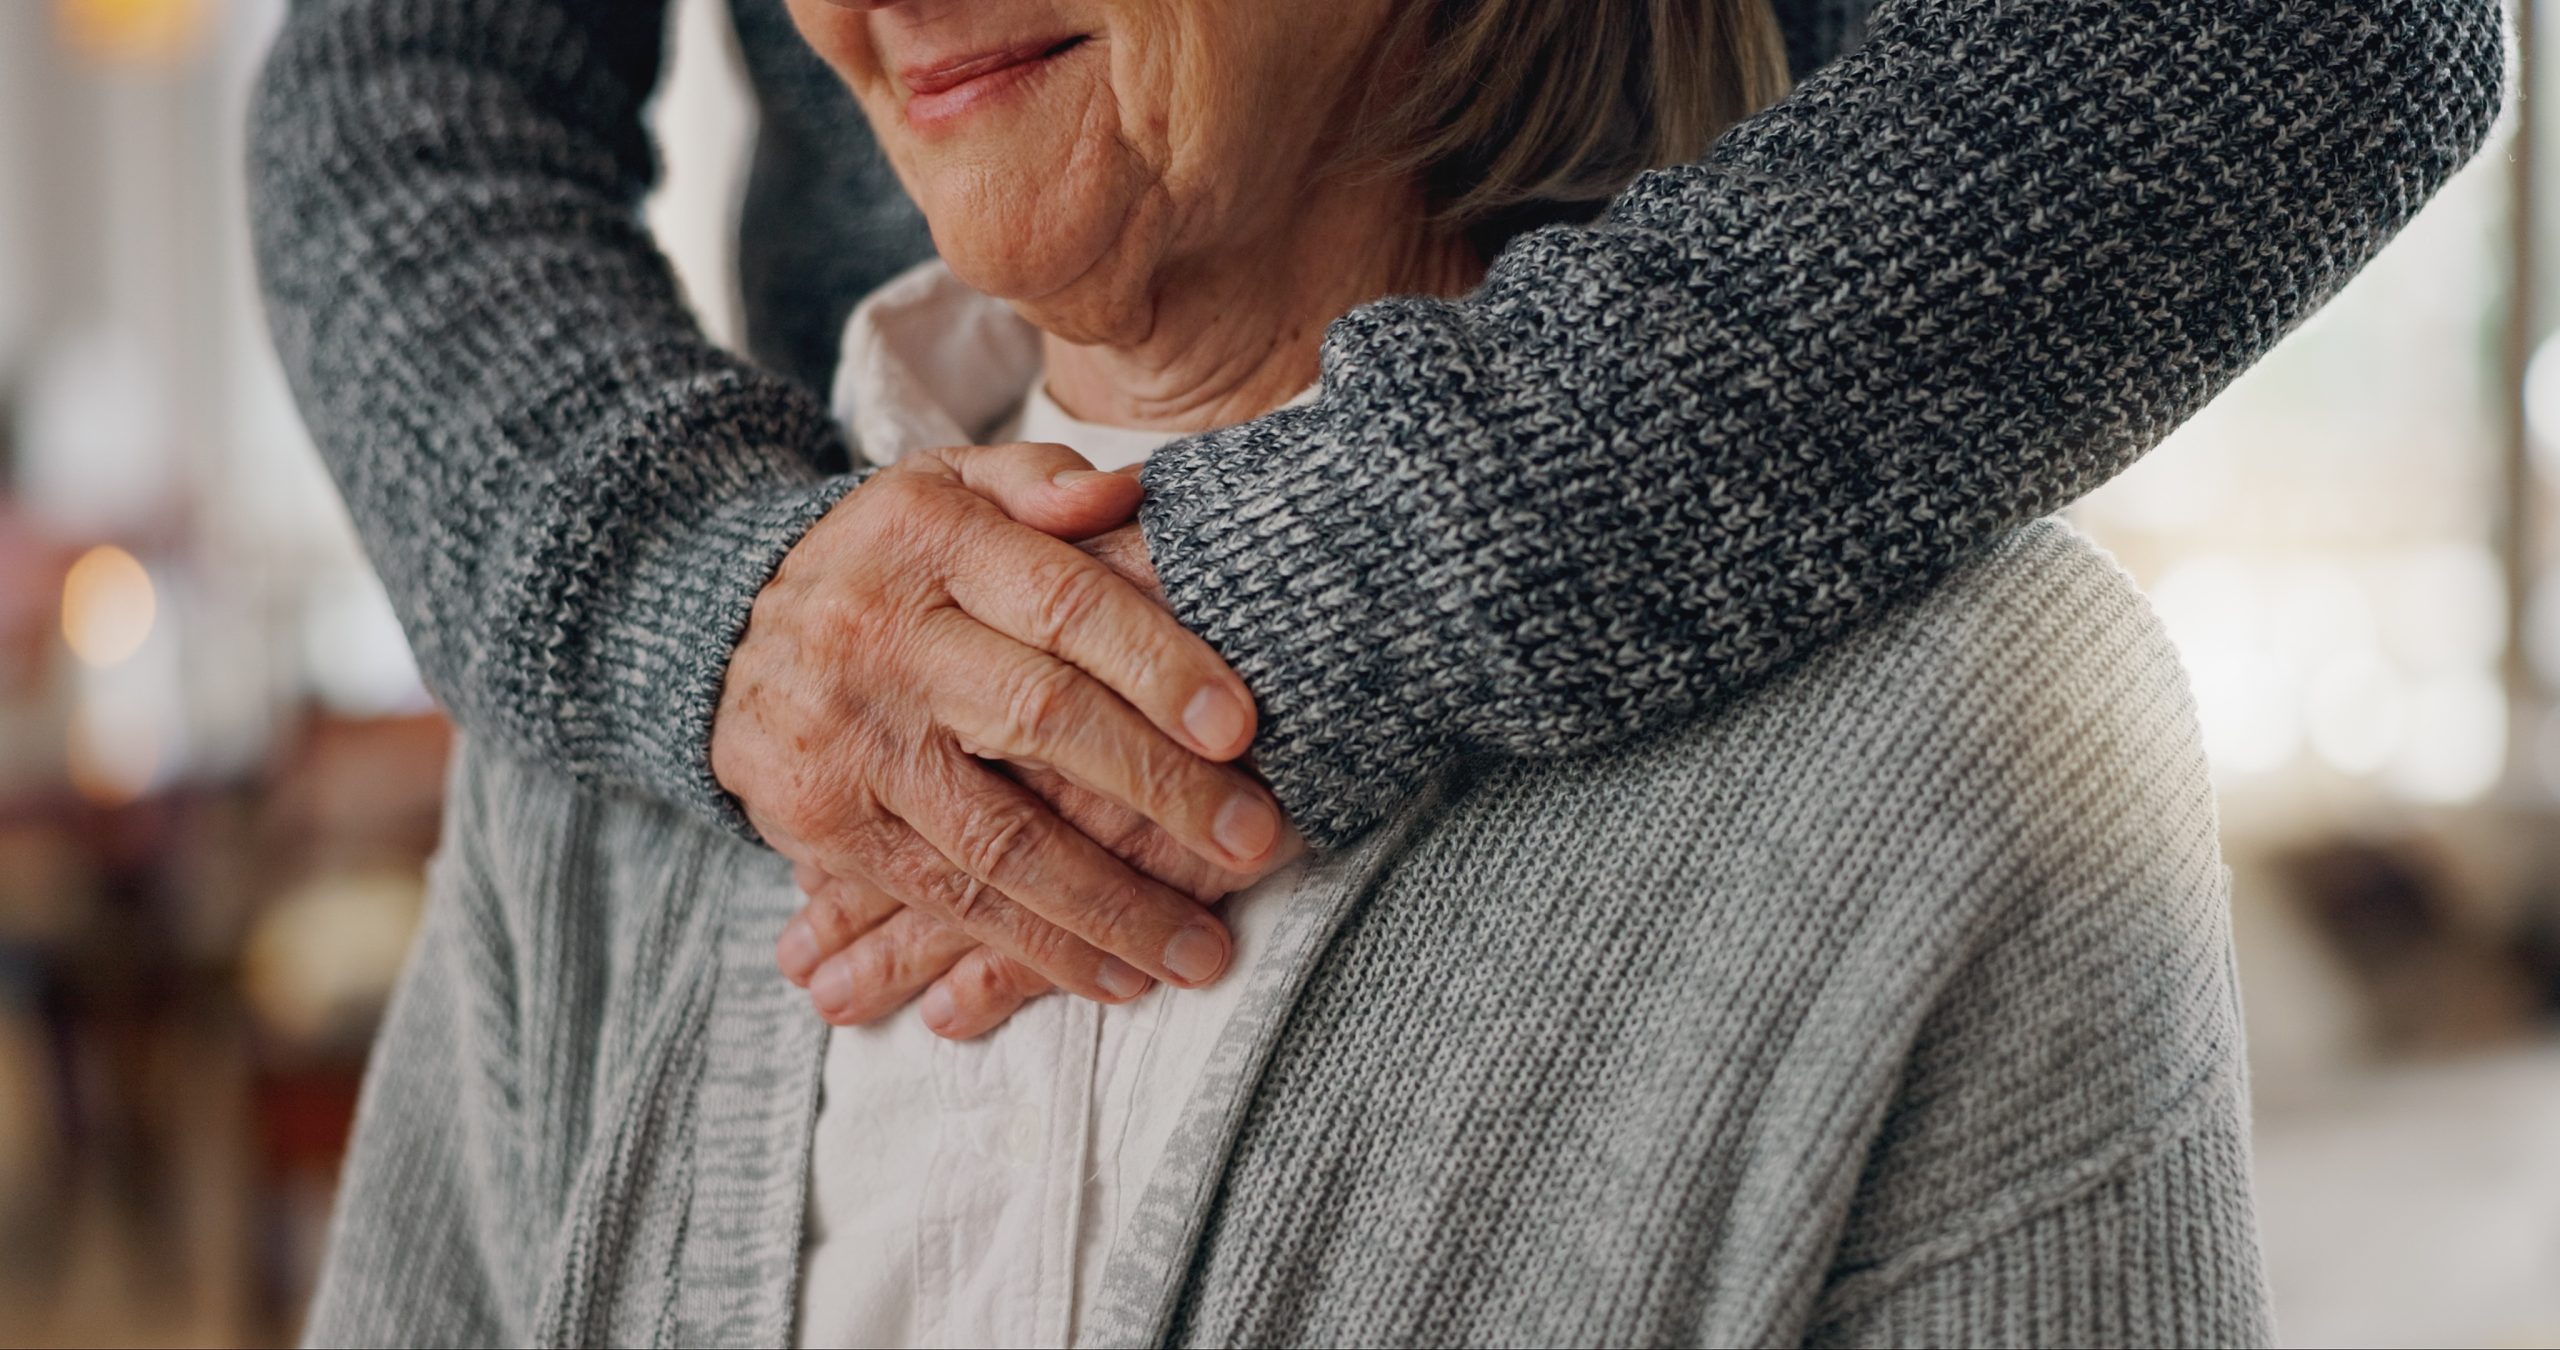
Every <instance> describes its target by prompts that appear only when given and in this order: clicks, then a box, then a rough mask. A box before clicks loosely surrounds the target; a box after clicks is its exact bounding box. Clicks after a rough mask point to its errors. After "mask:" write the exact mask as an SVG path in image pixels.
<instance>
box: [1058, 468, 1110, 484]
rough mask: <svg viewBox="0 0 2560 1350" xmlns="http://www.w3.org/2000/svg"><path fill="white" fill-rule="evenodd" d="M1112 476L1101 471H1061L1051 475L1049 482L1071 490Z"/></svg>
mask: <svg viewBox="0 0 2560 1350" xmlns="http://www.w3.org/2000/svg"><path fill="white" fill-rule="evenodd" d="M1110 476H1111V475H1109V474H1107V473H1104V472H1103V471H1102V470H1100V469H1060V470H1058V471H1057V472H1056V473H1053V474H1051V475H1049V481H1050V482H1052V483H1055V484H1057V485H1058V486H1059V487H1062V488H1071V487H1081V486H1083V485H1084V484H1085V483H1088V482H1090V481H1092V480H1093V479H1096V478H1108V477H1110Z"/></svg>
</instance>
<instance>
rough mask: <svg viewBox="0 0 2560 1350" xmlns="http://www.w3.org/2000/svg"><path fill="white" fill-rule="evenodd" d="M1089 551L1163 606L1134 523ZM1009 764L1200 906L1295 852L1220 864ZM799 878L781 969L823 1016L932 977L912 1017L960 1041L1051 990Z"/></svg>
mask: <svg viewBox="0 0 2560 1350" xmlns="http://www.w3.org/2000/svg"><path fill="white" fill-rule="evenodd" d="M1084 548H1085V550H1086V551H1087V552H1089V553H1091V554H1093V555H1094V556H1095V557H1096V558H1097V559H1099V560H1100V561H1101V562H1102V563H1103V564H1104V565H1105V566H1107V567H1109V568H1110V569H1111V570H1112V571H1113V572H1115V573H1117V574H1118V575H1119V576H1120V577H1122V578H1123V579H1124V580H1127V581H1128V582H1129V583H1130V584H1131V585H1133V586H1136V587H1137V588H1139V590H1141V591H1142V592H1144V593H1145V594H1146V595H1148V596H1149V597H1150V598H1152V599H1154V600H1155V601H1156V602H1157V603H1158V604H1159V605H1161V604H1162V603H1163V598H1164V597H1163V592H1162V591H1161V590H1160V589H1159V588H1158V587H1157V585H1156V576H1155V568H1154V566H1153V564H1152V563H1150V562H1149V561H1148V558H1147V546H1146V539H1145V536H1143V535H1142V534H1140V533H1139V531H1138V529H1137V527H1136V526H1135V525H1124V526H1122V527H1120V528H1118V529H1115V530H1112V531H1110V532H1109V533H1107V534H1103V535H1100V536H1097V537H1095V538H1093V539H1089V540H1087V541H1085V544H1084ZM1007 768H1008V771H1009V772H1011V773H1012V774H1013V776H1014V777H1015V778H1016V779H1017V780H1018V781H1020V782H1021V783H1022V784H1023V785H1024V786H1025V787H1028V788H1030V789H1031V790H1032V791H1033V792H1035V793H1038V794H1039V796H1040V797H1041V799H1042V800H1043V801H1046V802H1048V803H1049V804H1050V806H1051V807H1053V808H1054V809H1056V811H1057V812H1058V815H1059V816H1060V818H1062V819H1064V820H1065V821H1066V822H1067V823H1068V824H1070V825H1073V826H1075V827H1076V828H1077V829H1080V830H1082V831H1084V832H1085V834H1086V835H1087V836H1088V837H1090V838H1092V839H1093V840H1095V841H1096V842H1097V843H1100V844H1101V845H1102V846H1103V847H1105V848H1107V849H1109V850H1110V851H1111V852H1112V853H1113V854H1115V855H1117V856H1118V857H1119V858H1120V859H1121V860H1122V861H1124V862H1126V863H1128V864H1129V865H1130V866H1131V867H1134V868H1136V869H1137V870H1139V871H1140V872H1144V873H1146V874H1147V875H1149V876H1152V877H1154V878H1156V879H1157V880H1158V881H1161V882H1163V883H1164V884H1166V885H1168V886H1171V887H1173V888H1174V889H1176V890H1178V891H1182V892H1183V893H1185V894H1187V895H1190V896H1191V897H1192V898H1194V899H1196V900H1199V901H1201V902H1203V903H1212V902H1215V901H1217V900H1219V899H1222V898H1224V897H1226V896H1228V895H1231V894H1233V893H1235V892H1237V891H1240V890H1243V889H1244V888H1245V887H1247V886H1250V885H1252V884H1253V883H1254V882H1256V881H1259V880H1261V879H1262V878H1263V877H1265V876H1267V875H1269V874H1270V873H1272V872H1273V871H1276V870H1278V869H1279V868H1280V867H1281V866H1283V865H1285V864H1286V863H1287V862H1288V861H1289V860H1291V859H1292V858H1294V857H1296V856H1297V854H1298V853H1299V852H1300V851H1302V846H1301V844H1300V843H1299V841H1298V839H1297V837H1296V836H1295V834H1294V833H1292V834H1291V835H1290V837H1289V838H1288V839H1287V840H1285V841H1284V843H1283V845H1282V846H1281V847H1279V848H1277V849H1274V850H1273V851H1272V855H1271V857H1270V858H1269V859H1268V860H1266V861H1265V862H1264V863H1263V864H1262V866H1260V867H1258V868H1253V869H1248V870H1241V871H1240V870H1236V869H1232V868H1228V867H1223V866H1219V865H1217V864H1214V863H1211V862H1208V861H1205V860H1203V859H1202V858H1200V857H1199V856H1198V855H1196V854H1194V853H1192V852H1191V851H1190V850H1188V849H1185V848H1184V847H1182V845H1181V844H1180V843H1178V842H1176V841H1175V840H1174V838H1173V837H1172V836H1171V835H1169V834H1167V833H1166V832H1165V831H1164V830H1163V829H1162V828H1161V827H1159V826H1157V825H1156V824H1155V823H1154V822H1152V821H1149V820H1148V819H1146V818H1145V817H1143V816H1140V815H1138V814H1137V813H1136V812H1133V811H1130V810H1129V809H1127V808H1126V807H1123V806H1121V805H1119V804H1117V803H1115V802H1113V801H1111V800H1109V799H1108V798H1105V797H1102V796H1099V795H1097V794H1095V793H1092V792H1088V791H1086V790H1085V789H1083V788H1080V787H1078V786H1076V785H1075V784H1074V783H1073V782H1071V781H1069V780H1068V779H1067V778H1065V777H1064V776H1063V775H1061V774H1059V773H1057V772H1056V771H1055V770H1052V769H1047V768H1042V767H1037V766H1023V765H1010V766H1007ZM795 876H796V877H797V878H798V879H799V881H800V882H801V889H802V890H804V891H807V892H808V893H809V895H810V900H809V903H807V904H806V905H803V906H802V907H801V909H800V913H799V914H798V915H797V916H796V917H794V918H793V920H792V921H791V923H790V924H789V925H788V926H787V927H785V928H784V930H783V935H782V940H781V941H780V942H779V943H778V944H777V945H776V947H775V956H776V959H777V961H778V963H779V964H780V965H781V967H782V971H783V974H784V975H786V976H788V977H789V978H790V979H791V981H792V982H793V983H794V984H797V985H799V986H801V987H802V988H804V989H806V990H808V991H809V999H810V1003H811V1004H812V1005H813V1006H814V1007H815V1008H816V1009H817V1011H818V1014H819V1016H821V1017H823V1018H825V1019H826V1020H827V1021H829V1022H832V1023H835V1024H836V1025H839V1026H856V1025H861V1024H864V1023H868V1022H874V1021H878V1020H880V1019H881V1018H883V1017H886V1016H888V1015H889V1014H890V1013H892V1012H895V1011H896V1010H898V1009H899V1008H900V1007H903V1006H905V1004H906V1003H907V1002H908V1001H909V1000H911V999H913V998H915V997H916V994H917V991H918V990H920V989H923V988H924V986H925V983H926V982H927V981H931V982H932V988H931V989H929V990H925V993H924V998H923V1001H922V1003H921V1004H920V1005H919V1006H918V1009H917V1011H918V1014H919V1015H920V1016H922V1017H923V1019H924V1021H925V1024H926V1025H927V1026H928V1027H930V1028H931V1029H932V1030H933V1031H934V1032H935V1033H936V1034H938V1035H942V1036H948V1037H952V1038H954V1039H966V1038H968V1037H972V1036H978V1035H983V1034H985V1033H986V1032H988V1031H991V1030H994V1029H995V1028H996V1027H998V1026H1001V1025H1003V1024H1004V1022H1005V1021H1006V1020H1007V1019H1008V1018H1010V1017H1012V1016H1013V1014H1014V1013H1015V1012H1016V1011H1018V1010H1020V1008H1021V1007H1022V1005H1023V1004H1024V1003H1026V1002H1028V1001H1030V1000H1031V999H1033V998H1037V997H1039V996H1040V995H1042V994H1045V993H1048V992H1050V990H1051V989H1052V988H1053V986H1052V985H1051V984H1050V982H1049V981H1047V980H1045V979H1043V978H1041V977H1040V975H1039V974H1038V973H1037V972H1034V971H1031V970H1028V969H1026V968H1024V967H1023V966H1022V965H1021V964H1020V963H1018V962H1015V961H1013V960H1010V959H1008V958H1007V957H1004V956H1002V955H1000V954H998V953H997V952H995V951H994V950H992V949H990V948H987V947H983V946H981V945H979V944H978V943H977V941H976V940H975V939H973V938H970V937H969V936H968V935H966V934H964V933H960V932H956V931H954V930H953V929H952V928H951V927H950V926H949V925H948V924H945V923H942V922H941V921H940V920H938V919H935V918H933V917H932V916H930V915H927V914H923V913H919V912H917V911H914V910H909V909H906V908H905V907H904V906H902V905H900V904H899V903H898V902H897V901H896V900H894V899H892V898H890V897H889V896H888V895H887V894H886V893H884V892H882V891H880V890H878V889H877V888H873V887H867V886H862V885H860V884H847V885H840V886H835V887H827V886H826V884H825V879H824V878H823V877H819V876H816V875H813V874H812V873H810V872H809V871H808V870H807V869H795ZM812 883H815V888H813V885H812Z"/></svg>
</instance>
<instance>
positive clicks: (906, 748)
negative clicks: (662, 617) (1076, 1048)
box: [711, 445, 1300, 1037]
mask: <svg viewBox="0 0 2560 1350" xmlns="http://www.w3.org/2000/svg"><path fill="white" fill-rule="evenodd" d="M1139 495H1140V492H1139V488H1138V484H1137V481H1136V479H1135V478H1134V477H1133V476H1130V475H1127V474H1105V473H1099V472H1096V471H1094V470H1093V468H1092V467H1091V466H1090V465H1089V464H1088V463H1086V461H1085V460H1084V459H1083V458H1082V457H1081V456H1079V455H1077V454H1076V453H1075V452H1073V451H1071V450H1068V449H1066V448H1065V447H1063V446H1056V445H1010V446H984V447H961V448H956V449H951V450H943V451H936V452H933V453H930V454H922V455H912V456H909V457H907V458H905V459H902V460H900V461H899V462H898V463H897V464H895V465H893V466H891V467H889V468H886V469H883V470H881V471H880V472H878V473H877V474H874V475H873V476H872V477H871V479H870V480H869V481H867V482H865V483H864V484H863V485H862V486H861V487H859V488H856V489H855V490H854V491H853V492H852V493H850V494H848V495H847V496H846V497H845V499H844V500H843V501H842V502H840V503H838V504H837V506H836V507H835V509H834V510H832V511H830V512H829V513H828V514H827V515H826V516H825V517H824V518H823V519H821V520H820V521H819V522H818V523H817V525H815V526H814V527H812V528H811V529H810V530H809V532H808V534H807V535H805V536H804V537H803V538H802V539H801V541H800V542H799V543H798V544H797V545H795V546H794V547H793V548H792V550H791V551H790V553H789V554H788V555H787V556H786V557H785V558H784V559H783V562H782V566H781V567H780V569H779V570H778V571H777V572H776V573H775V575H774V578H773V580H772V581H771V582H769V583H768V584H767V585H766V586H765V588H764V590H763V592H762V593H761V594H760V595H759V596H758V597H757V599H756V602H755V608H754V611H753V613H752V616H751V618H750V620H749V623H748V627H747V632H746V636H745V637H744V639H742V640H741V641H740V643H739V645H738V648H737V651H736V653H735V654H734V655H733V656H732V657H731V659H730V664H729V670H728V678H727V681H726V683H725V685H724V687H723V689H722V693H721V699H720V708H719V712H718V715H717V717H716V720H715V721H714V723H713V727H712V739H711V765H712V772H713V774H714V775H715V776H716V777H718V779H719V780H720V783H721V786H723V787H724V788H726V789H727V790H728V791H729V792H730V794H731V795H733V796H735V797H736V798H737V799H738V801H739V803H740V804H741V805H742V806H743V807H744V808H745V810H746V814H747V818H748V820H749V822H750V823H752V824H753V825H754V826H755V828H756V829H757V831H758V832H760V833H761V834H762V835H763V836H764V838H765V840H766V842H767V843H769V844H771V845H772V846H773V847H774V848H775V849H777V850H778V851H780V852H781V853H782V854H783V855H784V856H785V857H787V858H789V859H790V860H791V863H792V867H793V876H794V878H795V880H796V881H797V882H798V883H799V885H800V888H801V890H802V891H804V892H805V893H806V895H807V897H808V900H807V903H806V904H805V905H804V906H803V907H802V909H801V911H800V913H799V915H798V916H797V917H795V918H794V919H793V920H792V921H791V923H790V924H789V925H788V926H787V927H786V928H785V929H784V931H783V935H782V937H781V939H780V941H779V942H778V944H777V946H776V952H775V954H776V959H777V961H778V963H779V964H780V965H781V967H782V970H783V973H784V974H785V975H786V976H787V977H789V978H790V979H791V980H792V981H793V982H794V983H796V984H799V985H801V986H803V987H804V988H806V989H807V990H808V991H809V993H810V997H811V1000H812V1002H813V1003H814V1004H815V1005H816V1007H817V1009H818V1011H819V1013H820V1015H821V1016H823V1017H825V1018H826V1019H827V1020H828V1021H830V1022H834V1023H837V1024H839V1025H852V1024H858V1023H864V1022H870V1021H876V1020H878V1019H880V1018H882V1017H885V1016H887V1015H888V1014H890V1013H892V1012H894V1011H896V1010H897V1009H899V1008H900V1007H903V1006H905V1005H906V1004H907V1003H908V1002H909V1001H911V1000H915V999H916V998H917V996H918V994H919V993H921V994H922V996H923V997H922V1000H921V1002H920V1004H919V1007H918V1012H919V1013H920V1014H921V1015H922V1016H923V1018H924V1020H925V1022H926V1023H927V1025H929V1026H930V1027H931V1028H932V1029H933V1030H934V1031H935V1032H936V1033H937V1034H940V1035H944V1036H951V1037H968V1036H975V1035H978V1034H980V1033H982V1032H984V1031H986V1030H988V1029H990V1028H992V1027H994V1026H997V1025H999V1024H1001V1023H1002V1022H1003V1021H1004V1020H1005V1019H1006V1018H1008V1017H1010V1016H1011V1015H1012V1014H1013V1013H1014V1011H1015V1010H1016V1009H1018V1008H1019V1007H1020V1006H1021V1005H1022V1003H1023V1002H1025V1001H1026V1000H1028V999H1030V998H1033V997H1036V996H1037V995H1039V994H1041V993H1043V992H1046V991H1047V990H1049V989H1050V988H1052V987H1055V988H1060V989H1064V990H1066V991H1068V992H1070V993H1074V994H1078V995H1081V996H1083V997H1086V998H1091V999H1096V1000H1099V1001H1103V1002H1110V1003H1118V1002H1125V1001H1127V1000H1129V999H1132V998H1135V997H1137V996H1138V995H1140V994H1142V993H1144V992H1146V990H1147V989H1148V988H1149V987H1150V985H1151V983H1152V981H1154V980H1167V981H1170V982H1172V983H1174V984H1177V985H1181V986H1184V987H1197V986H1199V985H1202V984H1206V983H1209V982H1210V981H1212V980H1214V979H1216V978H1217V977H1218V975H1219V974H1220V973H1221V972H1222V971H1223V970H1224V968H1225V966H1226V964H1227V961H1228V958H1229V954H1230V952H1231V950H1232V943H1231V941H1230V938H1229V935H1228V932H1227V929H1226V927H1225V925H1224V924H1222V923H1221V922H1219V920H1218V917H1217V916H1216V914H1215V913H1213V912H1212V911H1211V909H1210V907H1209V906H1210V903H1211V902H1214V901H1216V900H1217V899H1219V898H1221V897H1223V896H1225V895H1227V894H1230V893H1232V892H1234V891H1236V890H1240V889H1242V888H1243V887H1245V886H1248V885H1251V884H1252V883H1253V882H1254V881H1256V880H1258V879H1260V878H1261V877H1263V876H1266V875H1268V874H1269V873H1271V872H1272V871H1275V870H1277V869H1278V868H1279V867H1280V866H1281V865H1282V864H1284V863H1285V862H1287V861H1288V860H1289V859H1290V858H1292V857H1294V856H1295V855H1296V854H1297V852H1298V851H1299V849H1300V845H1299V842H1298V840H1297V837H1296V835H1295V833H1294V831H1292V830H1291V829H1290V828H1289V826H1288V823H1287V820H1286V818H1285V816H1283V815H1282V813H1281V812H1280V809H1279V807H1278V805H1277V804H1276V803H1275V802H1274V801H1273V799H1272V797H1271V794H1270V793H1269V792H1268V791H1267V790H1265V789H1264V788H1263V787H1262V785H1261V784H1260V783H1258V782H1256V781H1255V780H1254V779H1253V777H1252V776H1251V775H1250V774H1248V773H1246V772H1245V771H1244V770H1243V769H1242V768H1240V767H1238V766H1237V764H1236V763H1235V761H1236V760H1237V759H1238V758H1239V757H1240V756H1241V755H1242V754H1243V753H1244V751H1245V748H1246V747H1247V746H1248V745H1249V744H1250V743H1251V741H1252V738H1253V731H1254V711H1253V702H1252V699H1251V698H1250V696H1249V695H1248V694H1247V693H1246V691H1245V687H1244V683H1243V681H1241V680H1240V679H1238V678H1237V677H1236V674H1235V672H1234V671H1232V670H1230V669H1228V667H1227V665H1226V663H1225V662H1224V661H1222V660H1220V659H1219V658H1218V656H1217V654H1216V653H1215V652H1213V651H1211V650H1210V649H1209V647H1208V645H1207V644H1206V643H1203V642H1202V641H1201V640H1200V639H1199V638H1198V637H1196V636H1194V635H1193V634H1192V633H1191V632H1189V631H1188V630H1187V629H1185V628H1183V627H1182V625H1181V624H1180V623H1179V622H1177V621H1175V619H1174V618H1173V616H1172V614H1171V613H1169V612H1168V611H1167V610H1166V609H1165V608H1164V606H1163V603H1162V600H1161V597H1160V595H1158V593H1157V592H1156V589H1155V576H1154V571H1153V569H1152V568H1151V567H1150V566H1149V565H1148V562H1147V557H1146V547H1145V544H1144V542H1143V540H1142V539H1141V538H1140V537H1139V535H1138V532H1137V530H1136V527H1135V526H1134V525H1131V524H1130V523H1129V521H1130V519H1131V517H1132V516H1133V515H1134V513H1135V511H1136V509H1137V505H1138V498H1139ZM1079 541H1080V542H1081V543H1082V546H1081V547H1079V546H1078V542H1079Z"/></svg>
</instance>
